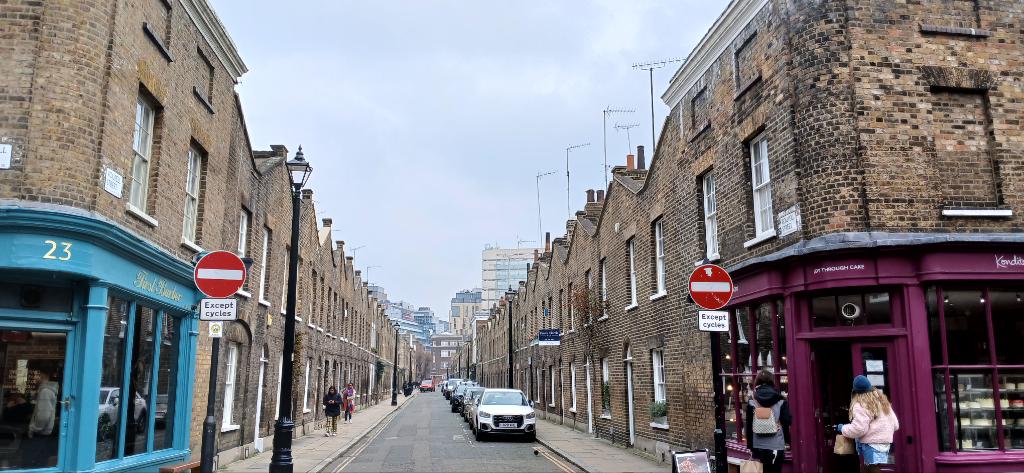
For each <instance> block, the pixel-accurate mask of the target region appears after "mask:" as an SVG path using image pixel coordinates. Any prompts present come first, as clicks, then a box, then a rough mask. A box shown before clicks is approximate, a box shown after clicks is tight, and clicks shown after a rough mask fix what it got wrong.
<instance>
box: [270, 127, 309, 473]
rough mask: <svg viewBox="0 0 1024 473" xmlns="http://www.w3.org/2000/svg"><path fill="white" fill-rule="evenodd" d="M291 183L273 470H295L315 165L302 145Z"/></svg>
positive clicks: (289, 164)
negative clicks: (307, 215) (298, 359)
mask: <svg viewBox="0 0 1024 473" xmlns="http://www.w3.org/2000/svg"><path fill="white" fill-rule="evenodd" d="M285 165H286V166H287V168H288V174H289V177H290V178H291V183H292V235H291V237H292V238H291V241H292V243H291V245H292V246H291V248H289V252H288V300H287V308H286V310H285V312H286V314H285V319H284V348H283V350H284V351H283V353H282V355H281V356H282V358H281V359H282V360H284V361H283V362H282V363H281V364H282V365H283V366H281V392H280V394H279V399H280V400H281V403H280V406H279V408H278V411H277V422H275V423H274V454H273V456H272V457H271V458H270V472H271V473H291V472H292V432H293V431H294V430H295V422H293V421H292V363H293V359H294V357H295V300H296V290H297V288H298V285H297V282H298V276H299V275H298V273H299V211H300V206H301V200H300V199H301V192H302V188H303V187H304V186H305V185H306V181H307V180H309V175H310V173H312V171H313V167H312V166H310V165H309V163H308V162H307V161H306V157H305V156H304V155H303V154H302V146H299V151H298V152H297V153H295V158H294V159H292V160H290V161H288V162H287V163H285Z"/></svg>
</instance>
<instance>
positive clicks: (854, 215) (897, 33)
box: [469, 0, 1024, 472]
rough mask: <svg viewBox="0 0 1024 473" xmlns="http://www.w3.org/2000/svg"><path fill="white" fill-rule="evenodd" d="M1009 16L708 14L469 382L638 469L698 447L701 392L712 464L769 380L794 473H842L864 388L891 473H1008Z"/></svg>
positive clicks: (1003, 8)
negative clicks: (883, 430)
mask: <svg viewBox="0 0 1024 473" xmlns="http://www.w3.org/2000/svg"><path fill="white" fill-rule="evenodd" d="M1022 18H1024V5H1022V4H1021V3H1020V2H1016V1H999V0H979V1H959V0H918V1H913V2H890V1H884V0H860V1H848V0H791V1H779V0H733V1H731V2H729V4H728V6H727V7H726V8H725V10H724V12H723V13H722V14H721V16H720V17H719V18H718V19H717V20H716V21H715V23H714V24H713V25H712V26H711V27H710V29H709V30H708V32H707V33H706V34H705V35H704V37H703V39H702V40H701V41H700V42H699V44H698V45H697V46H696V47H695V48H694V49H693V50H692V51H690V52H689V54H688V56H687V57H688V59H687V61H686V62H685V63H684V65H683V66H681V67H680V69H679V70H678V72H677V73H676V74H675V76H674V77H673V78H672V80H671V83H670V84H669V86H668V89H667V90H666V91H665V92H664V94H663V95H662V99H663V100H664V102H665V103H666V104H667V105H668V106H669V107H670V108H671V113H670V115H669V117H668V119H667V120H666V121H665V124H664V126H663V128H662V132H661V135H660V140H659V143H658V146H657V151H656V152H655V153H653V156H652V159H651V163H650V167H649V169H648V167H647V163H646V159H645V156H644V150H642V149H639V150H637V153H636V156H629V157H628V158H627V160H626V165H625V166H619V167H616V168H615V169H614V170H613V173H612V174H613V179H612V181H611V183H610V184H609V185H608V187H607V189H603V190H597V191H596V192H593V191H588V196H587V204H586V206H585V208H584V209H583V210H581V211H579V212H577V214H576V218H575V219H573V220H570V221H569V222H568V223H567V226H566V232H565V235H564V236H561V237H558V238H555V239H554V240H553V241H551V242H550V244H549V245H547V246H546V248H545V251H544V252H543V253H542V254H538V255H537V257H536V259H535V262H534V263H533V265H532V266H531V268H530V270H529V279H528V280H527V281H526V282H525V283H524V284H522V285H520V286H519V287H518V288H514V289H515V292H514V293H512V294H510V295H509V296H507V297H506V298H505V299H504V300H503V301H502V302H501V303H500V304H499V305H498V306H497V307H495V308H493V309H492V315H491V318H490V319H489V320H488V321H487V323H486V326H485V327H481V328H480V329H479V330H478V335H477V338H476V340H474V343H475V344H476V346H477V349H478V353H479V356H478V360H479V362H478V363H476V364H475V365H472V366H470V367H469V371H470V372H471V373H475V376H476V377H477V378H478V379H480V380H481V381H482V382H483V383H484V384H486V385H488V386H501V387H503V386H504V385H505V384H506V379H507V376H508V370H509V369H511V371H512V373H513V377H514V383H515V385H516V386H517V387H518V388H520V389H523V390H524V391H525V392H527V393H528V395H529V396H530V398H531V399H533V400H535V401H536V404H537V405H538V406H539V409H540V410H543V411H544V414H543V415H544V416H546V417H547V418H548V419H549V420H551V421H553V422H557V423H560V424H565V425H573V426H575V427H576V428H578V429H580V430H583V431H587V432H593V433H594V434H595V435H597V436H600V437H603V438H607V439H610V440H612V441H614V442H616V443H619V444H623V445H629V446H632V447H634V448H636V449H638V450H643V451H646V452H648V453H651V454H653V455H655V456H656V457H657V458H659V459H664V458H665V453H666V452H667V451H669V450H686V449H699V448H712V447H713V445H712V432H713V429H714V404H715V403H714V396H713V386H714V385H713V384H712V383H720V384H721V386H722V391H723V392H724V395H723V396H722V398H721V399H720V400H721V405H722V406H723V409H724V411H725V416H726V419H727V437H728V440H727V445H728V454H729V461H730V463H732V464H734V465H735V464H738V462H739V461H740V459H746V458H748V451H747V447H746V443H745V441H744V438H743V435H744V434H743V428H742V425H743V416H744V415H745V412H744V411H745V409H744V406H745V405H746V403H747V399H748V395H749V393H750V392H751V389H752V388H751V386H750V383H751V381H752V377H753V375H755V374H756V373H757V372H758V371H759V370H762V369H764V370H768V371H770V372H772V373H773V374H774V375H775V378H776V382H777V384H778V385H779V386H781V390H782V391H784V392H785V393H786V395H787V396H788V400H789V402H790V406H791V407H790V409H791V410H792V413H793V416H794V426H793V439H792V444H791V445H790V449H789V451H788V452H787V454H786V466H785V468H786V469H787V470H788V471H819V472H835V471H856V465H851V464H849V463H848V460H847V458H849V457H841V456H837V455H834V454H833V453H832V442H833V441H834V437H835V433H834V431H832V430H831V426H833V425H834V424H837V423H843V422H847V421H848V417H847V416H848V412H847V407H848V405H849V393H850V389H851V388H850V382H851V380H852V378H853V376H854V375H855V374H866V375H868V376H869V377H870V378H871V379H872V381H873V382H874V383H875V384H876V385H877V386H878V387H880V388H881V389H883V390H884V391H885V392H886V393H887V394H888V395H889V396H890V398H891V399H892V402H893V405H894V407H895V409H896V411H897V413H898V414H899V416H900V420H901V422H900V423H901V428H900V430H899V432H898V434H897V437H896V439H895V442H894V445H893V449H892V452H891V453H892V460H893V462H894V463H895V471H989V472H991V471H1015V470H1019V469H1021V468H1024V349H1022V348H1021V347H1022V345H1021V344H1020V343H1019V338H1020V334H1021V333H1024V303H1022V302H1021V301H1022V299H1021V294H1022V293H1024V263H1022V262H1024V235H1022V234H1021V232H1020V229H1021V228H1024V218H1022V212H1024V133H1022V127H1021V123H1022V120H1024V46H1022V41H1024V35H1022V25H1021V21H1022V20H1021V19H1022ZM897 44H898V45H901V46H900V47H895V46H894V45H897ZM702 262H714V263H716V264H719V265H722V266H723V267H725V268H726V269H728V270H729V271H730V273H731V274H732V277H733V278H734V281H735V283H736V293H735V297H734V298H733V299H732V301H731V303H730V305H729V306H728V307H727V310H728V311H729V312H730V313H731V323H730V330H729V332H728V333H724V334H721V335H720V337H721V338H720V340H721V342H722V346H723V347H724V349H723V359H722V360H721V361H722V366H723V369H722V370H721V371H720V372H715V373H713V372H712V371H711V366H712V364H711V360H710V355H709V340H710V338H709V337H710V335H709V334H707V333H702V332H699V331H698V330H697V323H696V320H695V319H696V314H697V308H696V306H695V305H694V304H693V303H692V302H691V300H690V299H689V294H688V291H687V278H688V276H689V273H690V272H691V271H692V270H693V269H694V267H695V266H696V265H699V264H700V263H702ZM509 305H511V311H509ZM510 313H511V326H512V348H513V352H514V353H513V357H512V360H511V364H510V363H509V360H508V358H507V355H506V353H507V349H508V339H509V338H508V330H509V316H510V315H509V314H510ZM544 328H558V329H561V331H562V338H561V344H560V345H559V346H542V345H540V344H538V340H537V335H538V331H539V330H540V329H544ZM539 428H540V429H543V428H544V427H543V425H541V426H540V427H539ZM851 467H852V468H854V469H853V470H849V468H851ZM734 468H735V466H734Z"/></svg>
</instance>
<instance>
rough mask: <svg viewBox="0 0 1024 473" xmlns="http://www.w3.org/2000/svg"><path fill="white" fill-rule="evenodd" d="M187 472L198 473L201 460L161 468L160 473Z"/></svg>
mask: <svg viewBox="0 0 1024 473" xmlns="http://www.w3.org/2000/svg"><path fill="white" fill-rule="evenodd" d="M186 471H188V472H195V473H198V471H199V460H196V461H192V462H188V463H178V464H177V465H168V466H162V467H160V473H183V472H186Z"/></svg>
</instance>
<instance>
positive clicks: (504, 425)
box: [498, 422, 518, 429]
mask: <svg viewBox="0 0 1024 473" xmlns="http://www.w3.org/2000/svg"><path fill="white" fill-rule="evenodd" d="M516 427H518V425H516V424H515V423H514V422H511V423H510V422H502V423H500V424H498V428H499V429H514V428H516Z"/></svg>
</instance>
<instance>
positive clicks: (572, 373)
mask: <svg viewBox="0 0 1024 473" xmlns="http://www.w3.org/2000/svg"><path fill="white" fill-rule="evenodd" d="M569 386H570V388H571V389H570V390H571V391H572V407H570V408H569V410H571V411H573V412H576V363H575V362H571V361H570V362H569Z"/></svg>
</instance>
